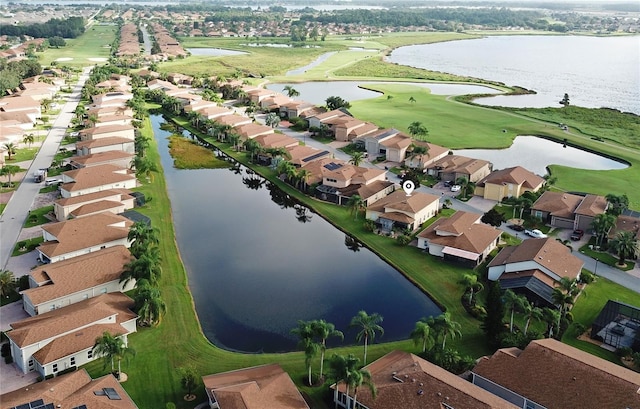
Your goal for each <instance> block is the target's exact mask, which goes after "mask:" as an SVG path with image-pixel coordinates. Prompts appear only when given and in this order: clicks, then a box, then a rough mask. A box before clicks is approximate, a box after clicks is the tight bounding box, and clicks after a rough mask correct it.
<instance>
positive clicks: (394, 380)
mask: <svg viewBox="0 0 640 409" xmlns="http://www.w3.org/2000/svg"><path fill="white" fill-rule="evenodd" d="M365 369H368V370H369V372H371V377H372V380H373V383H374V384H375V385H376V389H377V397H376V398H375V399H373V398H372V396H371V392H370V391H369V390H368V388H364V387H363V388H359V389H358V402H362V404H363V405H365V406H366V407H367V408H369V409H391V408H402V409H443V408H446V407H447V406H444V405H443V404H446V405H449V406H448V407H451V408H459V409H489V408H493V409H515V408H517V406H515V405H512V404H511V403H509V402H507V401H505V400H503V399H501V398H499V397H497V396H495V395H493V394H492V393H489V392H487V391H485V390H484V389H482V388H480V387H477V386H476V385H474V384H472V383H471V382H467V381H465V380H464V379H462V378H460V377H458V376H456V375H454V374H452V373H450V372H448V371H446V370H445V369H442V368H440V367H439V366H437V365H434V364H432V363H430V362H428V361H426V360H424V359H422V358H420V357H418V356H416V355H413V354H410V353H408V352H404V351H393V352H390V353H388V354H387V355H385V356H383V357H382V358H380V359H378V360H377V361H375V362H372V363H371V364H369V365H367V366H366V367H365ZM332 387H333V386H332ZM338 387H339V388H340V390H341V391H343V392H344V390H345V388H344V384H342V383H341V384H340V385H339V386H338Z"/></svg>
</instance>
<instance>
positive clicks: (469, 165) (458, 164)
mask: <svg viewBox="0 0 640 409" xmlns="http://www.w3.org/2000/svg"><path fill="white" fill-rule="evenodd" d="M492 167H493V165H492V164H491V162H488V161H486V160H482V159H474V158H467V157H465V156H460V155H446V156H444V157H443V158H441V159H439V160H437V161H435V162H433V163H432V164H431V165H429V166H428V167H427V168H426V169H427V172H426V173H427V174H428V175H431V176H433V177H435V178H436V179H441V180H445V181H450V182H455V181H456V180H458V179H459V178H465V179H467V180H468V181H470V182H474V183H475V182H478V181H479V180H481V179H482V178H484V177H485V176H487V175H488V174H489V173H491V169H492Z"/></svg>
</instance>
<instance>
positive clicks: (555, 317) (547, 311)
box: [542, 308, 560, 338]
mask: <svg viewBox="0 0 640 409" xmlns="http://www.w3.org/2000/svg"><path fill="white" fill-rule="evenodd" d="M542 320H543V321H544V322H545V323H546V324H547V337H549V338H552V337H553V328H554V327H555V326H556V324H557V323H558V321H560V311H558V310H555V309H553V308H544V309H543V310H542Z"/></svg>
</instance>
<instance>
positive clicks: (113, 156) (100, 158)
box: [69, 151, 135, 166]
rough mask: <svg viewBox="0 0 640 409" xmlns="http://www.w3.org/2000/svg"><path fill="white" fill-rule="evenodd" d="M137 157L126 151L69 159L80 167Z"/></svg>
mask: <svg viewBox="0 0 640 409" xmlns="http://www.w3.org/2000/svg"><path fill="white" fill-rule="evenodd" d="M134 156H135V155H134V154H133V153H128V152H124V151H106V152H99V153H92V154H89V155H84V156H72V157H70V158H69V161H70V162H75V163H78V164H80V165H85V166H86V165H91V164H96V163H102V162H111V161H117V160H120V159H133V157H134Z"/></svg>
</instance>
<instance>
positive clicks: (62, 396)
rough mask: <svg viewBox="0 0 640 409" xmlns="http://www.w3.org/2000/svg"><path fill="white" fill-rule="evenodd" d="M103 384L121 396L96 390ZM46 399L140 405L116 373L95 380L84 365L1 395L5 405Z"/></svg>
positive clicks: (103, 407)
mask: <svg viewBox="0 0 640 409" xmlns="http://www.w3.org/2000/svg"><path fill="white" fill-rule="evenodd" d="M103 388H113V389H115V390H116V392H117V393H118V395H119V396H120V398H121V399H120V400H110V399H109V398H108V397H107V396H105V395H101V396H98V395H96V394H95V393H94V392H95V391H102V390H103ZM38 399H43V400H44V402H45V403H53V405H54V406H55V407H63V408H74V407H76V406H79V405H82V404H84V405H86V406H87V408H90V409H138V407H137V406H136V404H135V403H134V402H133V400H131V398H130V397H129V395H128V394H127V392H126V391H125V390H124V389H123V388H122V386H121V385H120V384H119V383H118V381H117V380H116V378H114V376H113V375H105V376H103V377H101V378H97V379H95V380H92V379H91V377H90V376H89V374H88V373H87V371H86V370H85V369H80V370H78V371H76V372H72V373H70V374H65V375H61V376H56V377H55V378H53V379H49V380H46V381H43V382H38V383H34V384H30V385H28V386H26V387H22V388H20V389H17V390H15V391H13V392H9V393H5V394H4V395H2V396H0V401H1V402H2V407H3V408H4V407H7V408H10V407H14V406H17V405H21V404H24V403H28V402H33V401H35V400H38Z"/></svg>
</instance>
